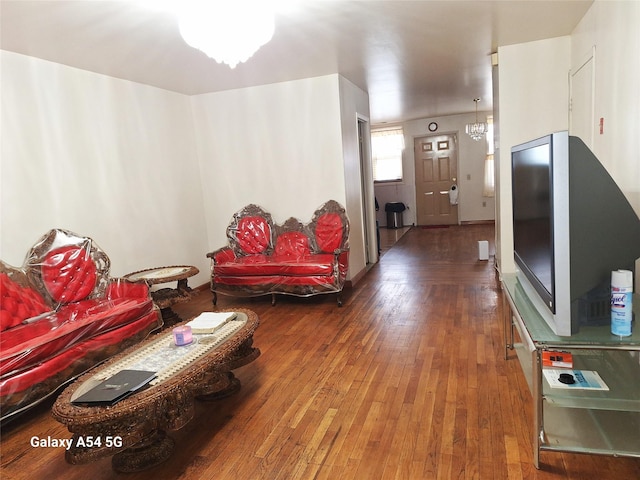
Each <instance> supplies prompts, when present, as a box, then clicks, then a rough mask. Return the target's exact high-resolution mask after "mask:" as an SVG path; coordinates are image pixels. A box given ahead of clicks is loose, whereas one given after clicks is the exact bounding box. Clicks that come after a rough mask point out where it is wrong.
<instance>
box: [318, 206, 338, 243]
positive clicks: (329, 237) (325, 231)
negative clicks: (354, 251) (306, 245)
mask: <svg viewBox="0 0 640 480" xmlns="http://www.w3.org/2000/svg"><path fill="white" fill-rule="evenodd" d="M342 227H343V225H342V218H340V215H338V214H337V213H325V214H323V215H321V216H320V218H318V222H317V225H316V243H317V244H318V248H319V249H320V251H321V252H333V251H335V250H336V249H339V248H340V247H341V246H342Z"/></svg>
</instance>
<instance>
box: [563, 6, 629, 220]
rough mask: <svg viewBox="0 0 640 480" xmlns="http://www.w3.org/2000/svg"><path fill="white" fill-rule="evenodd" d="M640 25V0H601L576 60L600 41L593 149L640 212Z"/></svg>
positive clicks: (576, 39) (579, 37)
mask: <svg viewBox="0 0 640 480" xmlns="http://www.w3.org/2000/svg"><path fill="white" fill-rule="evenodd" d="M639 26H640V2H638V1H625V2H621V1H615V2H612V1H596V2H595V3H594V4H593V6H592V7H591V8H590V9H589V11H588V12H587V14H586V15H585V16H584V18H583V19H582V21H581V22H580V24H579V25H578V27H577V28H576V30H575V32H574V34H573V35H572V37H571V41H572V43H571V66H572V67H575V66H576V65H577V64H578V62H580V60H581V59H583V58H584V57H585V56H586V55H588V54H589V53H590V52H591V51H592V47H593V46H595V114H594V119H593V122H592V128H593V139H594V142H593V148H592V150H593V152H594V153H595V155H596V157H598V159H599V160H600V161H601V162H602V164H603V165H604V166H605V168H606V169H607V170H608V172H609V174H610V175H611V176H612V177H613V179H614V180H615V181H616V183H617V184H618V186H619V187H620V189H621V190H622V191H623V192H624V193H625V195H626V197H627V199H628V200H629V202H630V203H631V205H632V206H633V207H634V209H635V211H636V212H638V214H639V215H640V135H639V134H638V133H639V132H640V28H638V27H639ZM600 118H603V119H604V130H603V133H602V134H600V129H599V120H600Z"/></svg>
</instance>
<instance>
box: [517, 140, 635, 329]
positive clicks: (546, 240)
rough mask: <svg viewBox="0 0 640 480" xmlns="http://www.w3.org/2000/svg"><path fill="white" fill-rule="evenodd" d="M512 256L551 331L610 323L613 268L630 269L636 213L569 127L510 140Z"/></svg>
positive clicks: (524, 286) (520, 280)
mask: <svg viewBox="0 0 640 480" xmlns="http://www.w3.org/2000/svg"><path fill="white" fill-rule="evenodd" d="M511 167H512V172H511V173H512V200H513V241H514V260H515V263H516V268H517V276H518V280H519V282H520V284H521V285H522V287H523V289H524V290H525V291H526V292H527V294H528V296H529V298H530V299H531V300H532V302H533V303H534V306H536V308H537V310H538V311H539V312H540V314H541V315H542V317H543V318H544V319H545V321H546V322H547V323H548V324H549V326H550V327H551V328H552V330H553V331H554V332H555V333H556V334H557V335H560V336H570V335H572V334H575V333H577V332H578V331H579V328H580V326H581V325H583V326H584V325H599V324H604V323H608V322H610V319H611V314H610V300H609V299H610V290H609V288H610V283H611V271H612V270H617V269H620V268H624V269H627V270H632V271H633V270H634V265H635V261H636V259H638V258H639V257H640V220H639V219H638V215H637V214H636V212H635V211H634V210H633V208H632V207H631V205H630V204H629V202H628V201H627V199H626V197H625V196H624V194H623V192H622V191H621V190H620V189H619V187H618V186H617V185H616V183H615V182H614V181H613V179H612V178H611V176H610V175H609V174H608V172H607V171H606V169H605V168H604V167H603V166H602V164H601V163H600V161H599V160H598V159H597V158H596V157H595V155H594V154H593V153H592V152H591V150H589V148H588V147H587V146H586V145H585V144H584V143H583V142H582V140H581V139H579V138H578V137H574V136H569V135H568V133H567V132H556V133H552V134H549V135H546V136H544V137H541V138H537V139H535V140H531V141H529V142H526V143H523V144H521V145H517V146H515V147H512V149H511Z"/></svg>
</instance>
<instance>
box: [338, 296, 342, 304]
mask: <svg viewBox="0 0 640 480" xmlns="http://www.w3.org/2000/svg"><path fill="white" fill-rule="evenodd" d="M338 306H339V307H341V306H342V293H338Z"/></svg>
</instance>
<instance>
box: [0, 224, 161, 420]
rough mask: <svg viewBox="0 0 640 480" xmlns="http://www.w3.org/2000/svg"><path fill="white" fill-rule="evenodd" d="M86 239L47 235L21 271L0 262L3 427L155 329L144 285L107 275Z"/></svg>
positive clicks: (157, 322) (157, 320) (102, 257)
mask: <svg viewBox="0 0 640 480" xmlns="http://www.w3.org/2000/svg"><path fill="white" fill-rule="evenodd" d="M109 268H110V261H109V258H108V257H107V255H106V254H105V253H104V252H103V251H102V250H101V249H100V248H99V247H98V246H97V245H96V244H95V242H93V241H92V240H91V239H90V238H87V237H79V236H77V235H76V234H74V233H71V232H68V231H65V230H51V231H50V232H48V233H47V234H46V235H44V236H43V237H42V238H41V239H40V240H39V241H38V242H37V243H36V245H35V246H33V247H32V248H31V250H30V251H29V253H28V254H27V257H26V259H25V262H24V264H23V266H22V268H15V267H12V266H10V265H7V264H6V263H4V262H2V261H0V402H1V403H0V411H1V415H2V416H1V421H2V422H3V423H4V422H6V421H8V420H10V419H11V418H14V417H16V416H17V415H18V414H19V413H20V412H22V411H24V410H26V409H27V408H29V407H31V406H33V405H35V404H37V403H38V402H40V401H41V400H43V399H45V398H46V397H47V396H49V395H51V394H53V393H54V392H56V391H57V390H58V388H59V387H60V386H61V385H64V384H65V383H67V382H68V381H70V380H72V379H74V378H75V377H77V376H78V375H80V374H81V373H83V372H85V371H86V370H87V369H89V368H91V367H93V366H94V365H96V364H97V363H99V362H101V361H103V360H105V359H106V358H108V357H110V356H112V355H114V354H115V353H117V352H119V351H121V350H122V349H123V348H126V347H128V346H129V345H133V344H134V343H137V342H139V341H141V340H142V339H144V338H145V337H146V336H147V335H148V334H149V333H150V332H151V331H153V330H155V329H158V328H160V327H161V326H162V317H161V316H160V311H159V309H158V308H157V307H156V306H155V305H154V304H153V301H152V299H151V297H150V295H149V290H148V286H147V285H146V284H144V283H132V282H128V281H126V280H123V279H118V278H111V277H110V276H109Z"/></svg>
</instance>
